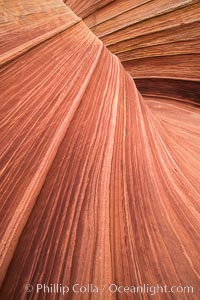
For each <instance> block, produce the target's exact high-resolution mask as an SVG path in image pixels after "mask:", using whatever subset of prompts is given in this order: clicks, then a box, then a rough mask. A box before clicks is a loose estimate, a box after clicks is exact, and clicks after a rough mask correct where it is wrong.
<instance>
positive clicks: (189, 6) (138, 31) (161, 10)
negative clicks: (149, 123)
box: [67, 0, 200, 101]
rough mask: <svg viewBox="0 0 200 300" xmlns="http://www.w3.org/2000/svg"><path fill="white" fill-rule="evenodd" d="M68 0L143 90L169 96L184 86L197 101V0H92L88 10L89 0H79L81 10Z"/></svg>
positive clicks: (74, 0)
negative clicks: (92, 8) (95, 2)
mask: <svg viewBox="0 0 200 300" xmlns="http://www.w3.org/2000/svg"><path fill="white" fill-rule="evenodd" d="M68 2H69V6H71V7H72V8H73V10H74V11H75V12H76V13H77V14H78V15H80V16H81V17H84V22H85V23H86V24H87V25H88V27H89V28H90V29H91V30H92V31H93V32H94V33H95V34H96V35H97V36H98V37H99V38H101V40H102V41H103V42H104V44H105V45H106V46H107V47H108V49H109V50H110V51H111V52H112V53H114V54H116V55H117V56H118V57H119V58H120V60H121V62H122V64H123V66H124V67H125V69H126V70H127V71H128V72H129V73H130V74H131V75H132V77H133V78H134V79H135V82H136V85H137V86H138V88H139V90H140V91H141V92H142V94H143V95H146V94H147V95H148V96H150V95H154V96H159V95H162V96H164V97H166V96H167V97H171V92H170V91H171V90H173V92H174V94H175V98H177V97H178V98H179V97H180V95H181V98H182V97H183V86H184V90H185V97H184V98H185V99H188V94H189V95H190V96H191V100H195V101H197V100H198V101H199V97H200V93H199V81H200V68H199V61H200V29H199V28H200V3H199V1H196V0H184V1H180V0H170V1H169V0H154V1H150V0H116V1H113V2H110V3H109V4H107V5H106V6H103V3H104V1H97V3H98V6H96V10H93V11H92V12H91V10H90V8H91V7H93V6H94V1H86V2H84V1H81V3H82V10H80V8H79V5H78V3H79V2H80V1H77V0H71V1H68ZM68 2H67V3H68ZM86 3H87V4H86ZM89 4H90V7H89ZM101 4H102V7H101ZM96 5H97V4H96ZM83 6H84V8H83ZM83 12H84V13H83ZM87 12H88V13H89V15H87ZM149 79H150V80H149ZM197 83H198V84H197ZM171 86H172V87H173V88H170V87H171Z"/></svg>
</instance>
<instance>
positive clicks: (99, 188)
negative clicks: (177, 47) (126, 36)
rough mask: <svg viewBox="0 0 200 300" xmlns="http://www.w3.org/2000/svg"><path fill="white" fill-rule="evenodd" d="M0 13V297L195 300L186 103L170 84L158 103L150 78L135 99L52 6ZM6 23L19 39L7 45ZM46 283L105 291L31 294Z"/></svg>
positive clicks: (97, 49)
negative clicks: (119, 289) (146, 288)
mask: <svg viewBox="0 0 200 300" xmlns="http://www.w3.org/2000/svg"><path fill="white" fill-rule="evenodd" d="M99 2H100V1H99ZM102 2H103V1H102ZM105 2H106V1H105ZM116 2H117V1H116ZM124 2H125V1H124ZM185 2H186V1H185ZM78 3H79V5H81V3H82V2H81V1H79V2H77V5H78ZM89 3H90V2H89ZM93 3H94V2H93ZM179 3H180V1H179ZM182 3H183V1H182ZM1 4H2V8H3V10H2V11H3V14H2V15H3V18H2V19H1V20H2V24H1V28H2V31H1V32H2V35H4V36H7V38H6V40H8V42H9V43H8V45H4V43H3V46H2V53H3V54H2V55H3V56H4V60H2V65H1V67H0V82H1V85H0V102H1V107H0V113H1V119H0V126H1V133H0V138H1V150H0V151H1V152H0V165H1V193H0V243H1V244H0V284H1V290H0V299H3V300H4V299H6V300H7V299H9V300H10V299H11V300H12V299H26V298H27V299H69V300H71V299H120V300H121V299H127V297H130V299H151V298H152V296H151V295H150V294H149V293H146V294H144V293H139V294H131V295H130V294H129V295H127V294H126V293H120V294H119V293H118V294H111V293H110V292H109V291H108V289H107V287H108V286H109V284H111V283H115V284H118V285H122V286H133V285H134V286H143V285H144V284H149V285H151V286H156V285H157V284H159V285H162V286H164V285H167V286H169V287H171V286H192V287H193V288H194V293H190V294H187V293H182V294H181V295H180V294H176V295H175V294H173V295H172V294H170V293H166V294H164V296H163V294H159V293H158V294H156V295H155V296H154V298H155V299H156V300H157V299H158V300H159V299H188V300H189V299H194V300H197V299H199V297H200V291H199V282H200V261H199V253H200V249H199V248H200V243H199V242H200V239H199V233H200V218H199V200H200V154H199V149H200V136H199V121H200V114H199V113H200V111H199V105H198V103H194V102H193V101H192V100H194V99H191V97H190V94H187V95H186V94H185V93H184V95H183V96H182V97H179V99H176V89H175V92H174V93H175V95H174V94H173V92H171V96H170V97H171V98H170V99H168V98H167V97H166V98H165V99H164V98H163V97H162V99H160V98H159V95H160V94H162V88H163V87H162V83H161V84H160V92H158V93H157V97H149V98H148V97H147V98H146V102H145V101H144V99H143V98H142V96H141V94H140V93H139V92H138V90H137V88H136V86H135V83H134V81H133V80H132V77H131V75H130V74H129V73H127V72H126V71H125V70H124V67H123V65H122V64H121V62H120V60H119V58H117V57H116V56H115V55H112V54H111V53H110V52H109V50H108V49H107V48H106V47H105V46H104V45H103V43H102V42H101V41H100V40H99V39H98V38H97V37H96V36H95V35H94V34H93V33H92V32H91V31H90V30H89V29H88V27H87V26H86V25H85V24H84V22H82V21H80V19H79V18H77V17H76V16H75V15H74V13H73V12H72V11H71V10H70V9H68V8H67V7H66V8H65V6H63V4H62V1H59V0H54V1H50V0H49V1H45V4H41V1H39V0H35V1H30V2H28V1H6V2H5V1H4V2H1ZM104 4H105V3H104ZM99 5H100V4H99ZM110 5H111V4H110ZM107 6H108V7H109V4H108V3H107V4H105V7H107ZM54 7H55V10H54ZM99 7H100V6H99ZM57 8H59V9H58V11H57ZM41 9H44V11H45V12H44V13H45V15H46V12H47V11H48V9H50V10H51V13H52V14H53V15H54V14H55V16H54V17H53V20H54V21H55V20H59V22H58V23H59V25H58V27H56V26H55V24H57V23H54V22H53V21H51V20H52V19H51V17H50V16H51V13H49V12H48V13H47V15H46V17H44V19H42V20H41V14H40V12H41ZM60 9H61V11H60ZM80 9H81V10H82V12H83V11H84V9H83V8H82V7H81V8H80ZM102 9H103V8H102ZM86 11H87V10H86ZM31 12H34V13H33V17H34V18H33V20H32V22H31V27H30V28H29V29H30V31H29V30H28V27H27V28H26V26H25V25H24V24H29V25H30V23H29V22H30V19H29V17H30V15H31V14H32V13H31ZM16 15H17V16H18V17H17V18H18V25H16V26H17V28H21V29H23V28H24V31H23V30H22V32H21V30H20V31H19V32H18V31H17V30H16V32H15V34H16V36H15V37H13V36H12V25H13V26H14V28H15V25H14V23H13V22H14V21H13V20H14V18H15V16H16ZM63 15H64V16H65V17H63ZM66 16H67V17H66ZM21 18H22V20H21ZM26 18H27V19H26ZM49 18H50V19H49ZM88 18H89V17H88ZM8 19H9V20H11V21H10V25H9V26H8ZM4 20H7V21H6V22H5V21H4ZM26 20H27V23H26ZM40 21H42V22H43V23H42V25H41V23H40ZM47 23H48V24H49V25H47V27H45V26H43V25H44V24H47ZM60 25H61V28H60ZM65 25H66V28H65V29H64V30H63V28H64V27H62V26H65ZM48 26H49V31H48ZM55 27H56V28H58V31H57V32H56V33H55V34H53V35H52V36H49V35H48V33H49V32H51V31H52V28H53V29H55ZM9 28H10V29H9ZM59 28H60V31H59ZM38 29H40V30H41V31H40V30H39V31H38ZM24 32H26V34H24ZM38 32H41V33H40V34H38ZM28 33H30V34H28ZM23 34H24V35H23ZM44 34H47V37H46V38H44V39H39V40H37V43H35V38H36V37H38V36H42V35H44ZM2 35H1V36H2ZM9 37H10V38H9ZM43 37H44V36H43ZM33 41H34V42H33ZM16 42H17V43H18V44H17V47H22V48H23V51H21V48H20V49H19V48H18V49H17V50H16V47H15V46H16ZM27 42H28V43H29V47H28V48H26V47H25V48H24V44H25V43H27ZM14 50H15V53H14V55H13V56H12V55H11V56H9V55H10V53H13V51H14ZM194 72H195V71H194ZM169 84H170V82H169ZM194 84H195V83H194ZM175 87H176V86H175ZM144 88H145V86H144ZM188 93H189V92H188ZM160 97H161V96H160ZM175 100H178V101H175ZM147 104H148V105H147ZM57 283H58V284H63V285H69V286H73V285H74V284H75V283H78V284H80V285H86V286H87V284H89V283H93V284H94V285H96V286H98V287H101V288H102V286H106V289H105V291H104V292H103V293H101V292H99V293H98V294H95V293H91V294H88V293H86V294H82V293H72V292H71V291H70V293H68V294H66V295H65V296H62V295H61V294H55V293H53V294H51V295H50V294H48V293H42V292H41V293H37V291H36V288H35V287H36V285H37V284H46V285H50V284H57ZM27 284H31V285H32V286H33V291H32V292H31V293H29V294H26V293H25V288H26V286H27ZM180 297H181V298H180Z"/></svg>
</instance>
